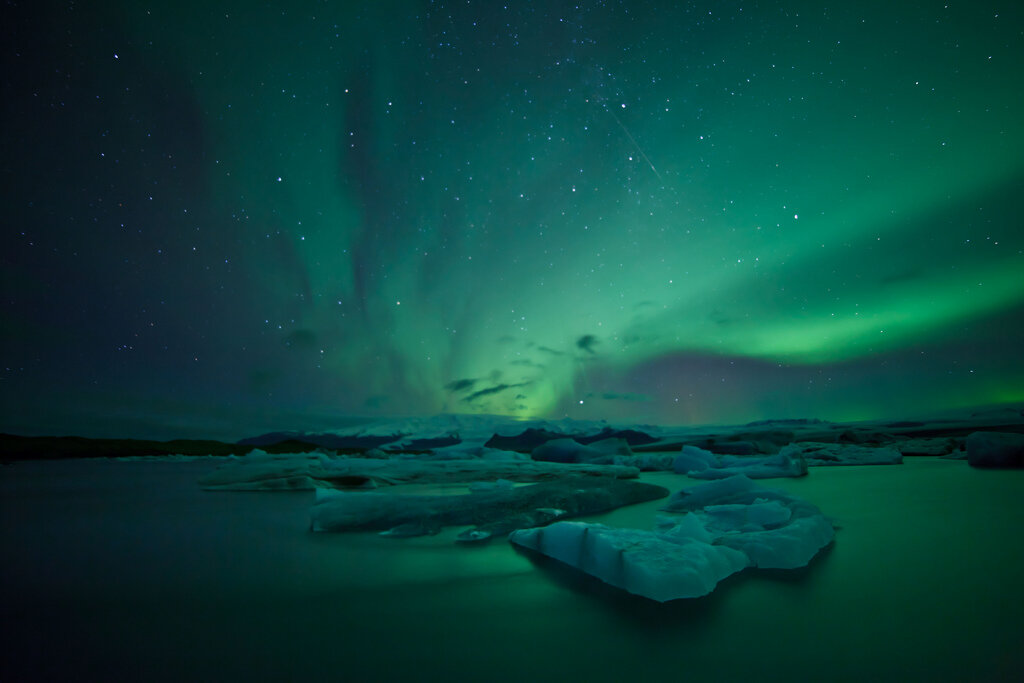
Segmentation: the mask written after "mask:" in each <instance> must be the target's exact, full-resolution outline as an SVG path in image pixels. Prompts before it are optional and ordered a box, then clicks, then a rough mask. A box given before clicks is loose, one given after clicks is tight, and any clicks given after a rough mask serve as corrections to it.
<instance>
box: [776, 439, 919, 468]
mask: <svg viewBox="0 0 1024 683" xmlns="http://www.w3.org/2000/svg"><path fill="white" fill-rule="evenodd" d="M779 455H787V456H790V457H794V458H795V457H802V458H803V459H804V460H805V461H806V462H807V466H808V467H823V466H827V465H899V464H901V463H902V462H903V454H902V453H900V452H899V451H898V450H897V449H895V448H888V447H876V446H860V445H857V444H843V443H820V442H816V441H801V442H798V443H791V444H789V445H788V446H785V447H783V449H782V450H781V451H779Z"/></svg>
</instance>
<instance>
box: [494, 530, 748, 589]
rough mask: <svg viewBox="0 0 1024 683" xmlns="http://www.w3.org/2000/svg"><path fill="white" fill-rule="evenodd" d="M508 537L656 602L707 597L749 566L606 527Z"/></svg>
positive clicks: (730, 555)
mask: <svg viewBox="0 0 1024 683" xmlns="http://www.w3.org/2000/svg"><path fill="white" fill-rule="evenodd" d="M509 538H510V540H511V541H512V542H513V543H516V544H518V545H521V546H523V547H526V548H531V549H533V550H537V551H538V552H541V553H543V554H545V555H548V556H549V557H552V558H554V559H556V560H559V561H561V562H564V563H565V564H569V565H571V566H573V567H576V568H578V569H580V570H582V571H584V572H586V573H588V574H590V575H592V576H595V577H597V578H599V579H601V580H602V581H604V582H605V583H608V584H611V585H613V586H616V587H617V588H622V589H624V590H627V591H629V592H630V593H634V594H636V595H642V596H644V597H647V598H650V599H652V600H657V601H658V602H665V601H666V600H675V599H677V598H696V597H700V596H702V595H707V594H708V593H710V592H711V591H712V590H714V588H715V586H716V585H718V582H719V581H721V580H722V579H724V578H725V577H727V576H729V575H730V574H734V573H735V572H737V571H739V570H741V569H743V568H744V567H746V566H747V557H746V556H745V555H744V554H743V553H741V552H739V551H736V550H733V549H731V548H727V547H724V546H714V545H710V544H708V543H702V542H700V541H696V540H693V539H685V538H679V539H677V540H674V539H672V538H670V537H668V536H666V535H663V534H658V533H656V532H653V531H643V530H640V529H616V528H612V527H607V526H604V525H602V524H586V523H583V522H555V523H554V524H551V525H549V526H546V527H541V528H537V529H521V530H519V531H515V532H513V533H512V535H511V536H510V537H509Z"/></svg>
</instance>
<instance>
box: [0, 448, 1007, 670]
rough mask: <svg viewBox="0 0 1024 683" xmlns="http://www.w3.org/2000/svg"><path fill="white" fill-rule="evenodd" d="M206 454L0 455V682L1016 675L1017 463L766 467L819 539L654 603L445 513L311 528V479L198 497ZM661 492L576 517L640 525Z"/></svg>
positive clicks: (675, 484)
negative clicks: (814, 509)
mask: <svg viewBox="0 0 1024 683" xmlns="http://www.w3.org/2000/svg"><path fill="white" fill-rule="evenodd" d="M215 464H216V463H215V461H211V460H203V461H193V462H169V461H168V462H160V461H109V460H90V461H60V462H43V463H15V464H13V465H8V466H4V467H0V496H2V497H0V501H2V502H0V506H2V507H0V512H2V515H0V523H2V538H0V557H2V558H3V561H2V563H0V591H2V593H0V595H2V618H3V623H4V624H5V625H6V631H7V635H6V637H5V638H4V640H3V643H4V653H3V658H2V664H0V666H2V669H0V679H3V680H11V681H14V680H46V679H50V680H72V679H73V680H103V681H116V680H146V681H156V680H222V681H230V680H247V681H262V680H266V681H271V680H300V679H302V678H306V677H314V676H315V677H317V678H318V679H320V680H324V679H326V680H345V681H386V680H388V681H394V680H417V681H428V680H496V681H521V680H531V681H556V680H557V681H564V680H586V681H622V680H644V679H649V680H671V679H676V678H679V679H685V680H687V681H702V680H714V681H730V680H749V681H754V680H757V681H771V680H779V681H782V680H786V681H794V680H831V681H864V680H871V681H887V680H888V681H907V680H930V681H939V680H950V681H953V680H955V681H963V680H975V681H988V680H1007V681H1017V680H1024V648H1022V647H1021V643H1022V642H1024V641H1022V638H1021V635H1022V626H1021V624H1022V621H1024V587H1022V585H1021V576H1022V575H1024V571H1022V570H1024V534H1022V528H1024V472H1021V471H981V470H975V469H972V468H970V467H968V466H967V465H966V463H963V462H953V461H944V460H936V459H908V460H907V462H906V463H905V464H904V465H902V466H888V467H834V468H816V469H812V471H811V474H810V476H808V477H805V478H802V479H797V480H793V479H774V480H766V481H762V482H761V483H762V484H763V485H766V486H772V487H778V488H784V489H786V490H787V491H790V492H791V493H794V494H796V495H799V496H802V497H804V498H806V499H807V500H810V501H811V502H813V503H815V504H817V505H818V506H819V507H821V509H822V510H823V511H824V512H825V513H826V514H827V515H830V516H831V517H833V518H834V519H835V520H836V523H837V525H838V526H839V527H840V528H839V531H838V533H837V537H836V542H835V544H834V545H833V546H831V547H830V548H829V549H827V550H826V551H824V552H823V553H822V554H821V555H819V557H818V558H817V559H816V560H815V561H814V562H813V563H812V564H811V566H810V567H809V568H807V569H806V570H799V571H796V572H760V573H754V572H750V571H748V572H744V573H742V574H740V575H739V576H736V577H732V578H730V579H728V580H726V581H725V582H723V583H722V584H720V585H719V588H718V590H717V591H716V592H715V593H714V594H712V595H711V596H709V597H707V598H702V599H699V600H690V601H675V602H673V603H668V604H657V603H653V602H650V601H647V600H645V599H642V598H636V597H633V596H630V595H628V594H624V593H622V592H620V591H617V590H615V589H612V588H609V587H607V586H605V585H604V584H601V583H600V582H598V581H596V580H594V579H590V578H587V577H581V576H580V575H579V574H578V573H576V572H575V571H573V570H570V569H568V568H566V567H564V566H562V565H560V564H558V563H556V562H553V561H551V560H547V559H546V558H538V557H535V556H533V555H531V554H528V553H526V552H524V551H519V550H516V549H515V548H513V547H512V546H511V545H510V544H508V543H505V542H495V543H491V544H489V545H486V546H483V547H462V546H457V545H455V544H454V543H453V541H452V539H453V538H454V536H455V535H456V533H457V532H458V531H459V529H450V530H447V531H446V532H445V533H444V534H442V535H440V536H436V537H428V538H416V539H392V538H383V537H379V536H377V535H375V534H313V533H311V532H309V530H308V527H309V520H308V516H307V508H308V506H309V505H310V504H311V503H312V499H313V496H312V494H311V493H228V492H204V491H200V490H199V488H198V486H197V485H196V483H195V482H196V478H197V477H198V476H199V475H200V474H202V473H204V472H206V471H208V470H209V469H211V468H212V467H214V466H215ZM644 478H645V480H647V481H651V482H653V483H659V484H663V485H665V486H667V487H669V488H670V489H672V490H676V489H678V488H680V487H682V486H689V485H693V484H695V483H697V482H694V481H692V480H689V479H687V478H686V477H682V476H677V475H671V474H651V475H644ZM659 504H660V502H659V501H654V502H652V503H647V504H642V505H637V506H633V507H630V508H623V509H620V510H616V511H613V512H611V513H607V514H604V515H599V516H595V517H593V518H591V519H593V520H596V521H602V522H606V523H609V524H619V525H624V526H642V527H650V526H651V525H652V524H653V519H654V514H655V511H656V510H657V507H658V506H659Z"/></svg>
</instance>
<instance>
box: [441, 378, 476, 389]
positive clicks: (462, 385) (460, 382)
mask: <svg viewBox="0 0 1024 683" xmlns="http://www.w3.org/2000/svg"><path fill="white" fill-rule="evenodd" d="M474 384H476V380H475V379H457V380H453V381H451V382H448V384H445V385H444V388H445V389H447V390H448V391H452V392H455V391H469V390H470V389H472V388H473V385H474Z"/></svg>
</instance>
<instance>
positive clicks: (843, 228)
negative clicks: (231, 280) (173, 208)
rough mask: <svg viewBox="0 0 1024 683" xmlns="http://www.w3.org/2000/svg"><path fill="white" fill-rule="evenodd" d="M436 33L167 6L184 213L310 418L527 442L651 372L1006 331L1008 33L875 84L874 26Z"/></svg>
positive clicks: (331, 16)
mask: <svg viewBox="0 0 1024 683" xmlns="http://www.w3.org/2000/svg"><path fill="white" fill-rule="evenodd" d="M343 5H344V3H343ZM450 10H451V12H452V13H454V14H456V15H458V16H457V17H456V18H455V19H453V20H452V21H451V22H448V23H445V24H444V26H445V27H446V30H447V33H446V34H445V35H446V36H447V38H446V40H451V41H452V42H453V43H454V44H455V47H452V48H446V47H444V46H440V47H438V46H436V45H434V43H436V42H437V40H438V33H437V31H438V30H439V29H438V28H437V26H438V24H437V23H436V20H432V21H434V23H431V22H428V21H427V20H426V19H424V16H423V15H424V13H425V12H426V10H425V9H421V10H416V11H413V10H412V9H410V7H409V6H406V5H404V4H402V3H396V4H393V5H392V4H385V6H384V8H383V9H380V10H379V11H376V10H375V11H372V12H371V13H370V15H369V16H367V15H358V16H357V15H355V14H350V13H347V12H346V10H344V9H338V8H331V7H327V6H323V7H321V6H320V5H319V4H317V5H316V11H314V10H313V6H312V5H309V6H306V5H303V4H301V3H300V5H299V6H298V7H296V8H295V9H294V10H293V11H291V12H289V13H287V16H286V17H285V18H283V19H282V18H281V17H280V16H278V13H277V12H269V11H264V10H262V9H258V8H249V9H247V10H245V14H246V18H245V20H244V21H245V22H246V25H247V26H250V27H252V28H251V30H249V29H247V30H244V31H243V30H240V29H239V28H238V26H237V25H236V24H235V23H233V22H232V21H224V20H223V19H220V18H218V16H214V14H213V13H204V12H202V11H200V10H196V12H195V13H194V14H192V15H191V17H192V19H191V20H185V19H182V20H181V23H179V24H175V23H173V22H172V23H171V25H170V28H171V29H172V30H171V31H170V33H171V35H173V36H176V37H177V38H178V41H177V43H175V42H174V41H173V40H172V41H168V42H167V43H166V44H161V45H160V46H158V49H162V50H165V51H166V52H167V53H168V54H171V55H174V58H175V59H178V60H181V62H182V63H183V64H185V65H186V68H187V69H188V70H189V71H190V73H195V72H198V71H200V70H204V71H203V75H202V77H201V78H197V86H196V87H197V92H198V96H199V97H200V98H201V101H202V104H203V109H204V111H205V112H206V116H207V118H208V124H209V127H210V128H211V130H213V131H215V133H216V135H215V136H214V137H215V140H216V143H215V147H216V150H215V152H214V153H215V155H216V159H215V160H214V159H211V160H210V166H209V169H208V172H209V177H210V185H211V188H212V191H213V193H214V195H215V197H216V201H217V202H218V203H220V205H221V208H222V212H223V214H224V215H228V214H235V215H238V214H239V213H240V212H241V211H243V210H244V216H245V218H244V221H246V228H245V229H246V230H247V231H248V234H250V238H249V241H248V245H249V246H248V247H247V252H248V253H246V255H245V259H244V261H245V263H246V264H247V267H248V268H249V269H251V270H252V272H254V273H258V274H260V277H259V280H260V282H261V288H262V289H261V291H259V292H253V293H252V296H253V297H262V298H263V300H264V301H265V304H266V307H267V309H268V311H269V312H268V313H267V319H268V320H270V321H271V323H272V324H273V325H277V324H280V325H281V326H282V330H281V332H280V334H281V336H282V337H284V336H285V335H288V334H294V333H295V332H296V331H301V332H303V333H304V334H306V336H307V337H308V338H309V339H311V340H312V341H310V344H309V347H310V348H309V349H306V350H304V351H302V353H306V354H307V355H308V356H309V359H308V360H307V361H303V362H304V363H306V365H305V366H303V367H305V368H306V369H305V370H304V372H308V373H309V375H310V377H314V376H315V377H317V379H316V380H315V381H316V382H318V383H323V384H324V385H325V386H328V385H331V384H332V383H333V384H334V385H336V386H337V390H336V392H335V394H334V395H333V397H331V394H330V392H329V391H328V392H326V396H327V398H323V399H321V400H322V401H323V402H324V405H323V406H321V407H324V408H330V409H335V410H340V411H348V412H356V413H358V412H360V411H372V410H377V409H379V410H380V411H384V412H393V413H432V412H437V411H442V410H444V411H452V412H463V411H464V412H494V413H503V414H511V415H523V416H539V415H545V414H549V413H550V412H551V411H553V410H555V409H556V407H558V406H564V405H565V404H567V403H570V402H572V401H573V400H574V397H575V396H576V393H577V392H580V391H582V389H581V387H584V386H589V383H591V382H596V381H597V379H596V378H597V377H606V376H608V375H609V374H615V373H618V375H625V374H628V372H629V371H630V370H631V369H632V368H635V367H637V366H639V365H640V364H642V363H644V362H647V361H651V360H652V359H658V358H661V357H666V356H671V355H672V354H695V353H706V354H713V355H719V356H732V357H736V358H753V359H763V360H766V361H772V362H778V363H787V364H796V365H803V366H813V365H819V364H828V363H839V362H850V361H854V360H857V359H865V358H870V357H873V356H879V355H882V354H887V353H899V352H901V351H904V350H906V349H910V348H916V347H918V346H927V345H932V344H940V343H943V342H944V341H946V340H949V339H952V338H953V337H955V336H956V334H959V332H958V330H961V329H962V327H963V326H964V325H967V326H970V325H971V324H972V321H975V320H979V319H982V318H985V317H986V316H993V315H1000V314H1006V313H1007V312H1008V311H1012V310H1013V309H1014V308H1015V307H1020V306H1021V305H1022V304H1024V279H1022V278H1021V277H1020V273H1021V272H1024V261H1022V256H1021V253H1022V252H1021V249H1022V247H1024V234H1022V232H1021V230H1020V224H1019V212H1016V213H1015V212H1014V204H1013V203H1008V202H1007V197H1006V188H1007V187H1012V186H1013V185H1014V184H1015V183H1018V182H1019V180H1020V179H1021V178H1022V177H1024V163H1022V162H1021V160H1022V159H1024V133H1022V128H1021V125H1020V120H1019V112H1020V111H1021V110H1022V107H1021V105H1022V104H1024V96H1022V95H1021V89H1020V88H1019V84H1020V83H1021V82H1022V79H1021V78H1020V76H1021V74H1022V71H1024V68H1022V57H1021V53H1020V52H1019V51H1016V50H1015V46H1016V47H1019V34H1018V33H1016V32H1015V31H1014V30H1013V29H1012V19H1009V18H1006V19H1004V20H1003V21H994V20H990V19H985V21H987V22H989V23H987V24H986V25H985V28H984V30H979V31H978V32H976V33H970V32H962V31H961V30H960V29H959V28H958V22H959V19H958V18H957V17H956V16H954V15H953V14H952V13H951V12H947V11H945V10H942V11H940V10H939V9H937V8H936V9H934V10H932V11H933V12H934V13H935V15H936V16H935V17H933V18H931V19H929V20H928V21H918V22H915V23H914V26H915V28H914V32H915V35H914V36H913V37H908V38H907V40H908V41H909V44H908V46H907V48H906V49H901V51H900V55H899V57H898V58H896V57H894V56H893V53H894V51H895V50H894V48H893V44H895V43H891V42H889V43H887V42H886V41H893V40H895V37H894V36H893V35H890V34H889V33H887V31H893V30H896V29H895V28H894V27H896V26H898V21H896V19H892V18H890V19H888V20H887V19H885V17H884V16H883V14H882V13H880V10H877V9H876V10H869V14H871V19H872V22H870V23H876V24H877V23H881V24H883V25H882V26H881V27H879V28H876V29H875V30H878V31H879V33H878V34H874V33H872V29H871V27H870V26H869V27H867V28H866V27H865V26H864V25H863V24H862V22H861V14H860V13H859V12H860V10H857V11H854V10H853V9H842V10H837V11H835V12H834V13H831V14H829V13H822V12H809V13H808V15H807V16H806V22H801V23H803V25H801V26H797V25H795V24H794V22H793V21H791V20H788V19H784V18H779V17H776V16H774V15H772V16H769V14H770V13H767V12H758V11H745V12H743V13H742V14H740V13H735V12H732V11H731V10H730V11H728V12H727V14H728V17H729V19H728V22H727V23H726V24H723V25H718V24H705V23H701V22H696V21H695V20H694V19H693V17H692V16H689V15H685V14H682V13H675V12H674V11H672V12H669V11H668V10H666V12H668V14H667V15H666V17H665V18H664V19H661V18H659V17H656V16H654V13H652V16H650V17H640V18H638V19H635V20H630V21H628V22H623V21H621V19H622V18H621V17H618V18H617V19H616V21H618V22H619V23H614V22H613V23H602V22H607V21H610V19H612V18H616V17H617V15H614V13H613V12H612V11H611V10H607V11H606V12H605V13H611V14H609V15H608V16H607V17H604V16H603V15H602V13H601V12H600V11H595V12H587V13H581V14H579V15H574V16H568V15H571V14H572V13H571V12H570V13H567V16H568V18H569V19H570V20H571V21H570V23H572V24H573V29H572V31H571V32H570V33H567V34H564V36H563V35H562V34H559V38H558V39H552V41H550V43H551V44H548V43H545V42H544V41H542V40H540V39H539V38H531V37H530V34H528V33H527V32H525V31H524V34H523V36H522V37H521V41H522V44H519V43H516V45H513V44H512V43H510V42H508V41H507V40H506V39H507V36H504V34H500V35H499V38H500V40H499V38H493V37H491V36H489V35H488V36H487V37H486V39H483V40H481V39H479V37H478V36H476V35H475V34H474V33H473V31H474V26H475V24H474V23H473V21H472V20H473V19H474V16H475V15H473V12H474V11H475V10H472V9H468V8H463V9H458V10H456V9H455V8H450ZM965 11H966V10H965ZM126 12H127V13H129V14H131V15H133V16H134V15H135V14H138V11H137V10H130V9H129V10H126ZM460 12H461V13H462V14H459V13H460ZM723 12H725V10H723ZM872 12H874V13H873V14H872ZM890 13H895V14H898V13H899V8H898V7H895V8H894V7H888V6H887V10H886V12H885V16H888V15H889V14H890ZM216 14H218V15H220V14H224V13H223V12H221V11H220V10H218V12H217V13H216ZM984 14H985V12H983V11H981V10H978V16H982V15H984ZM314 15H316V18H315V19H313V16H314ZM613 15H614V16H613ZM182 16H183V17H185V16H190V15H187V14H185V15H182ZM601 17H603V19H602V18H601ZM897 18H898V17H897ZM139 21H140V22H141V23H144V22H145V20H144V19H142V18H139ZM239 21H241V20H239ZM503 21H506V23H509V25H518V24H517V23H516V22H520V21H524V20H523V19H522V18H521V17H519V15H518V14H516V13H514V12H511V13H508V16H507V18H506V19H504V20H503ZM680 22H689V23H688V24H687V26H688V32H687V33H686V38H685V40H683V39H682V38H680V37H679V23H680ZM499 23H500V22H499ZM207 25H209V26H210V27H211V28H210V29H209V31H208V33H206V34H203V33H202V32H201V31H199V28H198V27H200V26H207ZM482 25H483V20H482V19H481V26H482ZM612 27H614V30H613V28H612ZM480 30H483V29H480ZM993 32H995V34H998V35H999V36H1003V37H1004V38H1005V40H1003V39H995V38H993ZM499 33H500V32H499ZM918 34H920V35H918ZM339 35H340V37H337V36H339ZM900 35H901V36H902V35H903V34H902V33H900ZM206 36H208V37H206ZM228 37H230V39H228ZM562 38H564V40H562ZM953 38H956V39H957V47H956V48H955V50H954V49H953V48H950V47H949V45H950V43H951V41H952V40H953ZM559 40H562V42H559ZM573 41H576V42H573ZM588 41H589V42H588ZM879 42H881V43H882V44H881V45H880V44H879ZM175 45H181V46H184V47H183V49H181V50H180V51H177V48H176V47H175ZM495 45H497V46H495ZM574 45H576V46H577V47H573V46H574ZM587 45H593V46H594V47H592V48H587V47H585V46H587ZM620 45H627V46H633V49H632V50H631V51H626V50H624V49H622V48H621V47H620ZM887 45H888V47H887ZM901 48H902V45H901ZM211 51H217V54H220V55H222V59H219V60H211V59H210V57H209V55H210V53H211ZM990 55H991V56H992V58H991V59H987V57H989V56H990ZM1000 193H1003V194H1000ZM979 206H981V207H983V208H985V211H983V212H981V214H980V215H979V208H978V207H979ZM304 338H305V337H304ZM314 364H315V367H316V371H314V370H313V369H312V368H313V366H314ZM1015 378H1016V375H1015V374H1014V373H1009V374H1008V375H1007V376H1006V377H1005V378H995V379H993V380H991V382H990V385H989V387H988V389H987V390H986V391H987V392H988V393H987V394H986V395H989V396H992V397H995V396H1009V395H1013V396H1017V393H1019V392H1017V393H1015V392H1014V391H1012V390H1011V387H1010V386H1009V385H1008V384H1006V383H1007V382H1012V381H1014V380H1015ZM309 381H311V382H312V381H314V380H312V379H311V380H309ZM460 382H461V384H459V383H460ZM592 390H594V389H593V388H592ZM606 390H607V391H611V389H607V388H606ZM596 391H598V392H600V391H601V389H600V388H599V389H596ZM615 391H635V392H637V393H638V394H642V393H644V392H645V391H646V388H645V387H635V388H630V387H625V388H624V387H616V388H615ZM736 400H737V401H744V400H747V399H745V398H744V397H742V396H738V397H737V398H736ZM806 405H808V406H813V405H814V402H813V401H812V400H809V401H808V402H807V403H806ZM645 410H650V411H653V415H654V416H656V417H661V418H664V419H671V418H672V417H673V416H674V414H673V412H672V410H673V407H672V406H661V405H658V406H649V407H647V408H645ZM751 410H752V411H753V409H751ZM758 410H760V409H758ZM844 410H847V411H849V410H851V409H850V408H844ZM581 414H582V413H581ZM865 414H867V413H865Z"/></svg>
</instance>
